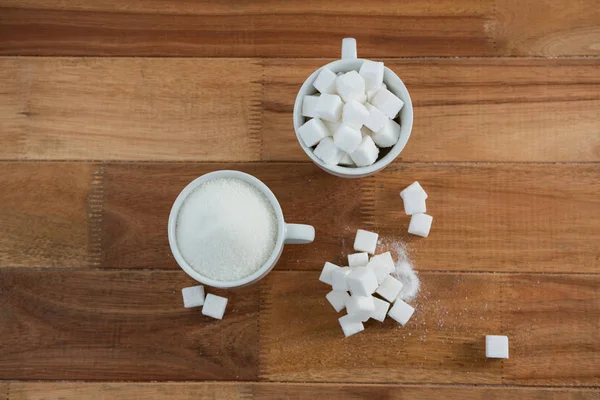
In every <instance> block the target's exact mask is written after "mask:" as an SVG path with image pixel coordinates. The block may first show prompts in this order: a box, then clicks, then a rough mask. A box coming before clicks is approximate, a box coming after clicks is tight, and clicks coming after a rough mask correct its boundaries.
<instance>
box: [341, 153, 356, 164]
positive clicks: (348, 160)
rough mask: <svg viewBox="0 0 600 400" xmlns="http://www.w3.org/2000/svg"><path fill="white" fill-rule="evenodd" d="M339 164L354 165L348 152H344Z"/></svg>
mask: <svg viewBox="0 0 600 400" xmlns="http://www.w3.org/2000/svg"><path fill="white" fill-rule="evenodd" d="M339 164H340V165H343V166H345V167H355V166H356V164H354V161H352V158H351V157H350V154H348V153H346V152H344V156H343V157H342V159H341V160H340V163H339Z"/></svg>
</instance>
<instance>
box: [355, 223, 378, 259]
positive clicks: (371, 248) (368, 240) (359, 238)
mask: <svg viewBox="0 0 600 400" xmlns="http://www.w3.org/2000/svg"><path fill="white" fill-rule="evenodd" d="M377 239H379V235H378V234H376V233H375V232H369V231H365V230H363V229H359V230H357V231H356V237H355V238H354V250H356V251H364V252H367V253H369V254H375V248H376V247H377Z"/></svg>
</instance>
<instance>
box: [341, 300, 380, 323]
mask: <svg viewBox="0 0 600 400" xmlns="http://www.w3.org/2000/svg"><path fill="white" fill-rule="evenodd" d="M346 310H348V315H350V316H352V317H355V318H357V319H359V320H360V321H363V322H364V321H366V320H368V319H369V318H371V314H373V311H375V302H374V301H373V296H356V295H354V294H353V295H352V296H350V298H349V299H348V300H347V301H346Z"/></svg>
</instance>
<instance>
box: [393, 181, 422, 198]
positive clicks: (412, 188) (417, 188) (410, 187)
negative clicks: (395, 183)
mask: <svg viewBox="0 0 600 400" xmlns="http://www.w3.org/2000/svg"><path fill="white" fill-rule="evenodd" d="M411 192H417V193H421V195H422V196H423V197H424V198H427V197H428V196H427V192H425V190H424V189H423V188H422V187H421V185H420V184H419V182H417V181H415V182H413V183H411V184H410V185H408V187H406V189H404V190H403V191H401V192H400V197H402V198H403V199H404V196H405V195H406V194H407V193H411Z"/></svg>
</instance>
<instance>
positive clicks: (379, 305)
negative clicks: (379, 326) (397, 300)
mask: <svg viewBox="0 0 600 400" xmlns="http://www.w3.org/2000/svg"><path fill="white" fill-rule="evenodd" d="M373 304H374V305H375V310H374V311H373V312H372V313H371V318H373V319H375V320H377V321H379V322H383V320H384V319H385V316H386V315H387V312H388V310H389V309H390V303H388V302H387V301H385V300H381V299H378V298H377V297H373Z"/></svg>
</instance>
